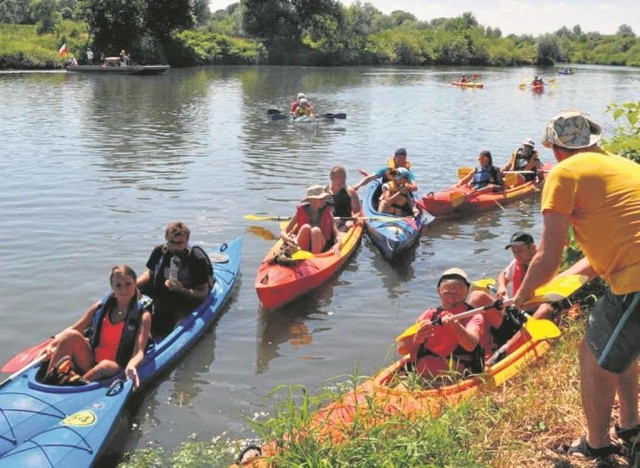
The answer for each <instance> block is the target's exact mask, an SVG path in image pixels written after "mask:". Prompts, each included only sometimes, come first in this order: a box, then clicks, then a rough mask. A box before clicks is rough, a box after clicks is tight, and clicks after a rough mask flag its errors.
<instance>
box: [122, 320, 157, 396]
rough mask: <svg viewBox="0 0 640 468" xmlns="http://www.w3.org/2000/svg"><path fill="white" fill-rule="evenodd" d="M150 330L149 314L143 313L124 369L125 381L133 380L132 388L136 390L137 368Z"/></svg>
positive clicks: (138, 383)
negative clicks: (130, 354)
mask: <svg viewBox="0 0 640 468" xmlns="http://www.w3.org/2000/svg"><path fill="white" fill-rule="evenodd" d="M150 330H151V314H150V313H149V312H144V313H143V314H142V320H141V322H140V328H139V329H138V336H137V337H136V345H135V348H134V350H133V355H132V356H131V359H129V362H128V363H127V367H126V368H125V375H126V376H127V379H130V380H133V388H138V387H139V386H140V378H139V377H138V367H139V366H140V364H142V361H143V360H144V351H145V348H146V347H147V340H148V339H149V333H150Z"/></svg>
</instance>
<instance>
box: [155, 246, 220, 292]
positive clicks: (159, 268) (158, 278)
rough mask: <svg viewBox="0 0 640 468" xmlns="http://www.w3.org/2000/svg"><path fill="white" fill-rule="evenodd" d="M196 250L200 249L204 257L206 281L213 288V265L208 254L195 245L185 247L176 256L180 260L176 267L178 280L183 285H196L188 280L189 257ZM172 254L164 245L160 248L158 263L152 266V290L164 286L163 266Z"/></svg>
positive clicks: (168, 261)
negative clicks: (206, 270)
mask: <svg viewBox="0 0 640 468" xmlns="http://www.w3.org/2000/svg"><path fill="white" fill-rule="evenodd" d="M196 250H198V251H200V252H201V254H202V257H204V258H205V259H206V262H207V269H208V274H209V278H208V283H209V287H210V288H213V285H214V276H213V265H212V264H211V259H210V258H209V255H208V254H207V253H206V252H205V251H204V249H203V248H202V247H199V246H197V245H194V246H190V247H187V249H186V250H185V251H184V253H182V254H180V255H178V256H177V257H178V259H179V260H180V262H179V267H178V280H179V281H180V282H181V283H182V284H183V286H185V287H189V286H196V285H192V284H191V282H190V276H191V275H190V272H189V257H190V256H191V255H193V252H194V251H196ZM173 256H174V254H172V253H171V252H169V249H168V248H167V247H166V246H164V247H163V248H162V255H161V256H160V259H159V260H158V263H156V264H155V266H154V268H153V290H154V291H159V290H162V288H163V287H164V282H165V281H166V280H167V279H168V278H167V277H166V276H165V274H164V268H165V266H168V265H170V264H171V257H173ZM165 263H166V265H165Z"/></svg>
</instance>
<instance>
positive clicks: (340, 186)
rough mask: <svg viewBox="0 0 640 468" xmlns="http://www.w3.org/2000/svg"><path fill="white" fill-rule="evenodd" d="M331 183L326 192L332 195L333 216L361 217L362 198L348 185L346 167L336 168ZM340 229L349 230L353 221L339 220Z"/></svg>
mask: <svg viewBox="0 0 640 468" xmlns="http://www.w3.org/2000/svg"><path fill="white" fill-rule="evenodd" d="M329 179H330V180H331V183H330V184H329V185H327V186H326V187H325V190H326V191H327V192H328V193H329V194H330V195H331V206H332V208H333V216H335V217H337V218H348V217H356V216H360V215H361V214H362V213H361V206H360V198H359V197H358V194H357V192H356V190H355V189H354V188H353V187H351V186H350V185H347V170H346V169H345V168H344V166H334V167H332V168H331V172H330V173H329ZM337 224H338V229H340V230H342V229H344V228H348V227H349V226H351V225H352V224H353V221H352V220H349V219H339V220H337Z"/></svg>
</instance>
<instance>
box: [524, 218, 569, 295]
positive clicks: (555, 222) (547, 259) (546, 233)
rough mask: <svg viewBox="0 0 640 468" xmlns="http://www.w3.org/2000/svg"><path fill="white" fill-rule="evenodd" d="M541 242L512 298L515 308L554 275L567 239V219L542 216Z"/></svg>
mask: <svg viewBox="0 0 640 468" xmlns="http://www.w3.org/2000/svg"><path fill="white" fill-rule="evenodd" d="M542 220H543V228H542V240H541V242H540V246H539V247H538V251H537V253H536V255H535V256H534V257H533V259H532V260H531V264H530V265H529V268H528V270H527V274H526V275H525V277H524V281H523V282H522V284H521V285H520V289H519V290H518V293H517V294H516V296H515V297H514V301H515V305H516V307H518V308H520V307H521V306H522V305H523V304H524V303H525V302H526V301H527V299H529V298H530V297H531V296H533V292H534V291H535V290H536V288H539V287H540V286H542V285H543V284H545V283H547V282H549V281H550V280H551V279H552V278H553V276H554V275H555V273H556V271H557V270H558V267H559V266H560V262H561V260H562V251H563V249H564V243H565V240H566V238H567V229H568V227H569V217H568V216H566V215H562V214H559V213H554V212H551V211H547V212H545V213H543V215H542Z"/></svg>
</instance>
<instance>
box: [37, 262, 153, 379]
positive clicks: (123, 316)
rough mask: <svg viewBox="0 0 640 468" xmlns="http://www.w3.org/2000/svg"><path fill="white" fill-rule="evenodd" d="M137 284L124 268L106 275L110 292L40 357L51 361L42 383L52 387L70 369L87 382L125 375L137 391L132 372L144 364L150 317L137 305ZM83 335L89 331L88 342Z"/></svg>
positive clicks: (139, 302)
mask: <svg viewBox="0 0 640 468" xmlns="http://www.w3.org/2000/svg"><path fill="white" fill-rule="evenodd" d="M136 279H137V275H136V273H135V272H134V271H133V269H132V268H131V267H129V266H127V265H117V266H115V267H113V268H112V269H111V276H110V278H109V282H110V284H111V291H112V292H111V293H110V294H109V295H108V296H107V297H106V298H105V299H103V300H102V301H99V302H96V303H95V304H93V305H92V306H91V307H89V309H88V310H87V311H86V312H85V313H84V315H83V316H82V318H80V320H78V321H77V322H76V323H74V324H73V325H72V326H71V327H69V328H67V329H66V330H63V331H62V332H61V333H59V334H58V335H57V336H56V338H55V339H54V340H53V341H52V342H51V344H50V345H49V346H48V348H47V350H46V351H45V352H46V353H47V354H49V355H50V356H51V359H50V361H49V367H48V369H47V374H46V376H45V378H44V382H45V383H49V382H50V383H57V381H58V379H59V378H60V377H61V375H60V373H61V372H62V373H64V369H67V368H69V367H72V368H73V371H74V372H71V374H72V375H73V374H74V373H77V374H79V376H80V378H81V379H83V380H85V381H89V382H91V381H95V380H101V379H105V378H107V377H111V376H113V375H115V374H117V373H118V372H120V371H121V370H122V369H124V371H125V375H126V377H127V379H131V380H133V384H134V387H135V388H137V387H138V385H139V379H138V371H137V367H138V366H139V365H140V364H141V363H142V361H143V359H144V350H145V347H146V345H147V339H148V338H149V330H150V328H151V313H150V312H149V311H148V310H146V309H145V306H144V304H143V303H142V302H141V301H139V300H138V289H137V287H136ZM86 330H90V331H91V333H90V336H89V337H85V331H86ZM67 377H68V374H67ZM73 377H75V376H73ZM73 377H72V378H73ZM75 380H78V379H77V377H76V378H75Z"/></svg>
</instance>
